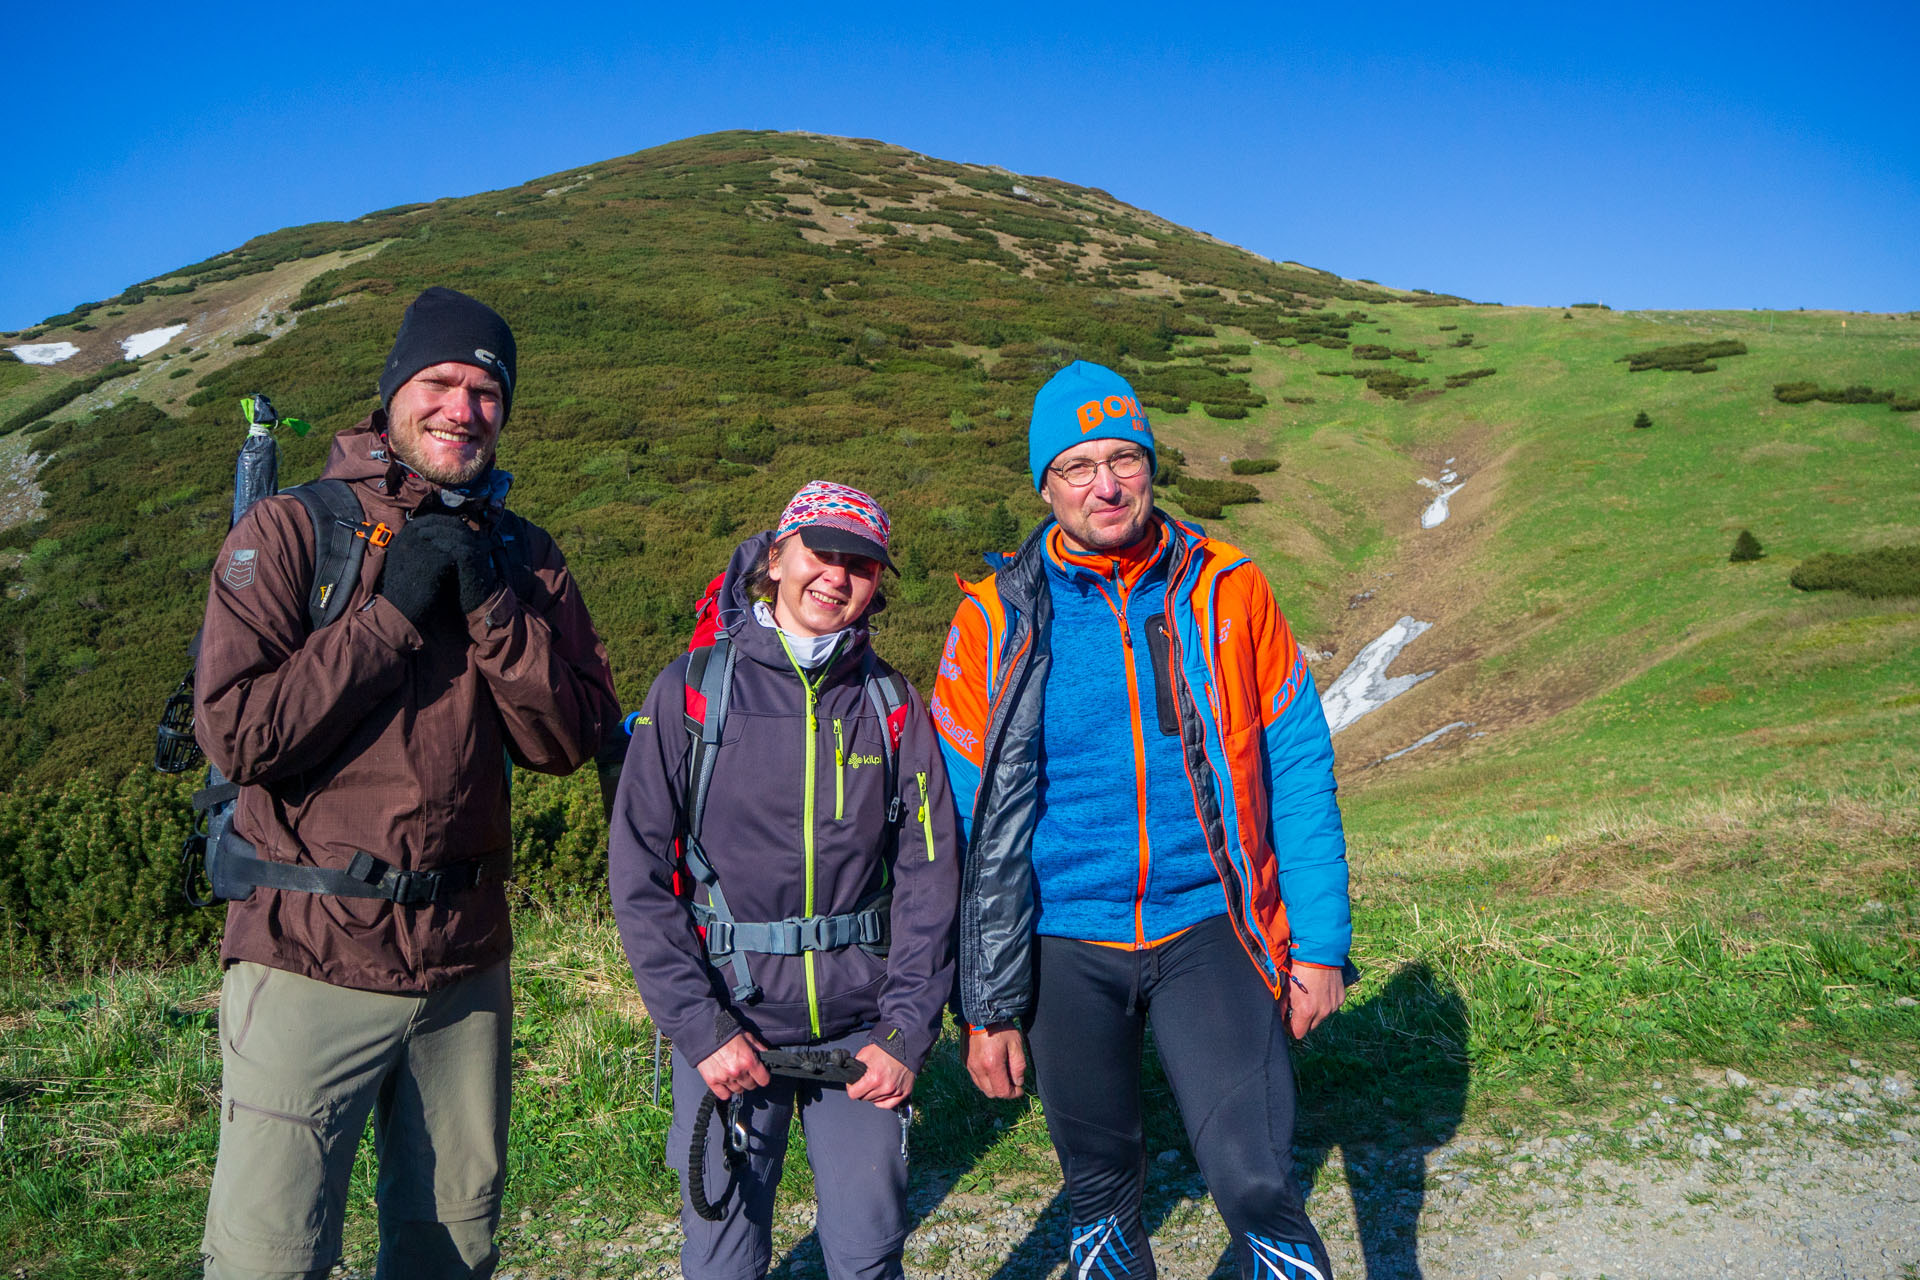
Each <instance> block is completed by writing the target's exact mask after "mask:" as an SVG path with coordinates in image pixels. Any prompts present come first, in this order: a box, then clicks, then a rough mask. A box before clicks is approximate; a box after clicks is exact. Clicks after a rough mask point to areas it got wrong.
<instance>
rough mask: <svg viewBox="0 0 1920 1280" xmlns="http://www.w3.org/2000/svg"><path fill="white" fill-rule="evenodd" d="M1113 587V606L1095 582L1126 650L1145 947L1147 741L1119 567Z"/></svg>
mask: <svg viewBox="0 0 1920 1280" xmlns="http://www.w3.org/2000/svg"><path fill="white" fill-rule="evenodd" d="M1114 584H1115V590H1117V591H1122V597H1121V599H1122V603H1121V605H1120V606H1119V607H1118V608H1116V607H1115V606H1114V603H1113V597H1112V596H1109V595H1108V594H1107V592H1106V588H1104V587H1101V586H1099V584H1097V583H1096V584H1095V590H1097V591H1099V592H1100V597H1101V599H1103V600H1105V601H1106V602H1107V608H1108V609H1110V610H1112V612H1113V616H1114V620H1115V621H1116V622H1118V623H1119V624H1120V643H1121V646H1122V647H1123V648H1125V649H1126V651H1127V719H1128V722H1129V725H1130V727H1131V728H1132V730H1133V808H1134V820H1135V824H1136V828H1137V830H1138V832H1139V844H1140V851H1139V864H1140V874H1139V878H1138V879H1137V880H1136V881H1135V882H1134V887H1133V948H1134V950H1136V951H1140V950H1144V949H1145V948H1146V945H1147V929H1146V920H1145V911H1146V898H1147V875H1148V873H1149V871H1150V870H1151V868H1152V866H1153V851H1152V847H1151V845H1150V844H1149V843H1148V840H1147V770H1146V764H1147V744H1146V739H1145V737H1144V735H1143V733H1142V731H1141V728H1140V674H1139V669H1138V668H1137V667H1136V666H1135V663H1134V652H1133V631H1132V629H1131V628H1130V627H1129V626H1128V625H1127V610H1126V605H1125V594H1124V588H1122V587H1121V585H1120V575H1119V572H1118V570H1117V569H1116V570H1115V573H1114Z"/></svg>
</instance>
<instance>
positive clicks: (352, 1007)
mask: <svg viewBox="0 0 1920 1280" xmlns="http://www.w3.org/2000/svg"><path fill="white" fill-rule="evenodd" d="M514 373H515V349H514V342H513V335H512V333H511V331H510V330H509V329H508V328H507V325H506V322H505V321H504V320H502V319H501V318H500V317H499V316H498V315H497V314H495V313H494V312H493V311H492V310H491V309H489V308H488V307H486V306H485V305H483V304H481V303H480V302H477V301H475V300H474V299H472V298H469V297H467V296H466V295H465V294H461V293H456V292H454V291H453V290H450V289H442V288H434V289H429V290H427V291H426V292H425V293H423V294H421V295H420V297H419V298H417V299H415V301H414V302H413V304H412V305H411V306H410V307H408V309H407V314H406V318H405V320H404V321H403V322H402V324H401V327H400V333H399V336H398V338H397V339H396V340H395V342H394V346H393V351H392V353H391V355H390V356H389V357H388V360H387V364H386V367H385V369H384V371H383V373H382V375H381V378H380V397H381V402H382V404H383V405H384V408H383V409H382V410H380V411H378V412H376V413H374V414H373V415H372V416H370V417H369V418H368V419H367V420H366V421H364V422H362V423H361V424H360V425H358V426H357V427H355V428H354V429H352V430H351V431H346V432H343V433H341V434H340V435H339V436H337V437H336V438H335V440H334V442H333V454H332V457H331V458H330V459H329V461H328V463H327V468H326V472H325V474H326V475H327V476H329V477H337V478H338V479H340V480H343V481H345V482H346V483H347V485H348V486H350V488H351V490H352V492H353V493H354V495H355V496H357V497H358V499H359V501H360V505H361V508H362V510H363V512H364V519H365V523H364V525H363V526H362V532H363V533H364V534H368V535H371V536H369V537H368V538H367V542H368V546H367V549H366V559H365V561H364V563H363V565H362V567H361V571H360V577H359V581H358V582H357V583H356V584H354V585H353V587H352V596H351V598H350V600H349V603H348V607H347V611H346V613H345V614H344V615H343V616H342V617H340V619H339V620H338V621H337V622H334V623H332V624H331V625H327V626H323V627H321V628H319V629H318V630H315V629H313V628H312V626H311V624H310V623H309V619H308V593H309V589H310V587H311V585H312V582H313V577H314V562H315V555H316V552H315V534H314V526H313V521H312V519H311V518H310V517H309V516H308V514H307V511H306V509H305V508H304V507H303V506H302V505H301V504H300V502H299V501H298V500H297V499H296V498H291V497H286V496H282V497H278V498H271V499H268V500H266V501H264V502H261V503H258V504H256V505H255V506H254V507H253V508H252V509H251V510H249V511H248V513H247V514H246V516H245V517H243V518H242V519H241V521H240V522H239V524H237V525H236V526H235V527H234V529H233V532H232V533H231V534H229V535H228V538H227V542H226V546H225V547H224V548H223V549H222V551H221V555H220V558H219V559H218V560H217V561H216V562H215V565H214V573H213V587H212V591H211V592H210V594H209V597H208V600H207V616H206V625H205V628H204V630H203V632H202V637H201V648H200V656H199V668H198V674H197V680H196V685H197V694H198V706H197V733H198V737H199V740H200V744H201V746H202V747H203V748H205V750H206V753H207V756H208V758H209V759H211V760H212V761H213V763H214V764H216V765H217V766H219V768H220V770H221V771H222V772H223V773H224V774H225V775H226V776H227V777H228V778H229V779H231V780H232V781H234V782H235V783H238V784H240V786H241V790H240V794H239V801H238V806H237V808H236V810H235V814H234V821H233V828H232V829H233V833H234V835H235V836H237V837H238V838H239V840H240V841H242V842H244V843H243V845H242V846H240V847H242V848H243V849H244V848H245V847H246V846H250V847H251V850H252V852H253V854H254V855H255V856H257V857H258V858H260V859H262V860H263V861H264V862H265V863H271V864H291V865H292V866H293V867H303V868H320V869H323V870H324V871H326V872H332V873H338V872H341V871H350V872H351V873H352V875H353V876H354V877H355V878H357V879H359V880H361V881H363V882H365V883H366V884H367V885H369V886H372V887H373V889H374V891H375V892H378V893H380V894H381V896H378V897H369V896H350V895H348V894H344V893H340V892H333V891H310V890H305V889H300V888H286V887H281V888H274V887H268V886H267V885H266V884H265V883H262V882H260V881H259V880H257V879H256V880H255V881H254V882H253V883H254V884H255V885H256V887H254V888H253V889H252V891H251V892H250V893H249V894H248V895H247V896H245V897H244V898H238V897H237V898H235V899H234V900H233V901H232V902H231V903H230V904H229V906H228V908H227V927H226V937H225V941H224V943H223V945H222V946H221V953H220V954H221V962H222V964H223V965H224V966H225V970H226V976H225V980H224V983H223V985H222V990H221V1003H220V1039H221V1054H222V1063H223V1068H224V1078H223V1081H222V1088H221V1112H220V1154H219V1159H218V1163H217V1165H216V1166H215V1169H214V1177H213V1190H212V1193H211V1197H210V1203H209V1205H208V1209H207V1225H206V1233H205V1236H204V1238H203V1240H202V1244H201V1251H202V1253H203V1254H204V1255H205V1256H206V1259H207V1269H206V1274H207V1275H208V1276H209V1277H221V1278H223V1280H226V1278H230V1277H238V1276H247V1277H264V1276H316V1277H317V1276H324V1275H325V1274H326V1273H327V1272H328V1270H329V1269H330V1268H331V1267H332V1266H333V1264H334V1263H335V1261H336V1260H337V1259H338V1257H339V1254H340V1233H341V1226H342V1218H343V1217H344V1207H345V1202H346V1194H347V1183H348V1176H349V1174H350V1172H351V1170H352V1166H353V1158H354V1152H355V1150H356V1148H357V1147H358V1145H359V1142H360V1135H361V1133H362V1132H363V1131H364V1130H365V1128H366V1124H367V1119H368V1117H369V1116H371V1117H372V1118H373V1122H374V1142H375V1148H376V1150H377V1151H378V1153H379V1158H380V1171H379V1180H378V1184H377V1190H376V1199H377V1200H378V1202H379V1209H380V1262H379V1269H378V1273H377V1274H378V1275H379V1276H381V1277H409V1278H411V1277H440V1276H462V1277H465V1276H487V1275H490V1274H491V1273H492V1271H493V1268H494V1265H495V1262H496V1260H497V1258H498V1251H497V1250H496V1249H495V1248H494V1245H493V1233H494V1229H495V1227H496V1225H497V1223H498V1220H499V1212H500V1192H501V1186H502V1181H503V1175H504V1168H505V1157H506V1132H507V1101H508V1077H509V1050H510V1045H511V1035H510V1026H511V1015H512V1000H511V995H510V993H509V990H508V981H507V953H508V951H509V949H510V948H511V945H512V933H511V926H510V921H509V918H508V914H507V901H506V894H505V890H504V887H503V881H504V878H505V876H506V874H507V872H508V870H509V866H510V861H511V857H512V840H511V832H510V827H509V822H508V788H509V764H508V762H509V760H511V761H512V763H514V764H518V765H520V766H523V767H525V768H529V769H535V770H539V771H541V772H545V773H568V772H570V771H572V770H573V769H575V768H577V767H579V766H580V765H581V764H582V763H583V762H584V761H586V760H588V759H590V758H591V757H592V755H593V752H594V748H595V747H596V745H598V743H599V741H600V735H601V732H602V729H603V727H604V726H605V725H607V724H609V723H611V721H612V720H613V719H614V718H616V717H617V715H618V710H617V705H616V703H615V700H614V693H613V680H612V676H611V675H610V673H609V672H608V669H607V658H606V652H605V650H604V649H603V648H602V647H601V644H600V641H599V637H598V636H596V635H595V633H594V629H593V623H592V621H591V619H589V617H588V616H587V609H586V605H585V603H584V602H583V601H582V600H581V598H580V592H579V590H578V588H577V587H576V586H575V585H574V582H573V579H572V577H571V576H570V575H569V574H568V572H567V568H566V562H565V560H564V559H563V558H562V557H561V555H560V552H559V549H558V548H557V547H555V546H554V543H553V540H552V539H551V538H549V537H548V536H547V535H546V533H545V532H543V531H542V530H540V529H538V528H536V527H534V526H533V525H531V524H529V523H527V522H525V521H523V520H520V519H518V518H517V517H514V516H512V515H509V514H508V513H507V512H506V509H505V506H504V499H505V496H506V490H507V485H508V482H509V479H510V477H508V476H507V474H506V473H505V472H502V471H499V470H497V469H495V468H494V466H493V458H494V446H495V444H496V442H497V441H498V439H499V434H500V428H501V426H502V424H503V423H504V422H505V421H506V417H507V413H508V410H509V408H510V407H511V404H512V396H513V391H514ZM383 525H384V526H385V530H386V531H394V532H392V533H391V541H387V534H386V532H385V531H383V530H382V529H381V528H380V527H379V526H383ZM514 540H519V541H521V544H522V545H521V546H520V547H517V548H513V547H510V546H509V545H508V544H509V543H510V542H512V541H514ZM383 543H384V544H385V545H382V544H383ZM294 874H295V875H296V876H297V875H300V874H308V875H309V876H310V879H312V880H313V881H314V882H316V883H319V882H322V881H323V880H324V877H323V876H319V875H315V874H312V873H294Z"/></svg>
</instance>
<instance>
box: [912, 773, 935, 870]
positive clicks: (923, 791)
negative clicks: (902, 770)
mask: <svg viewBox="0 0 1920 1280" xmlns="http://www.w3.org/2000/svg"><path fill="white" fill-rule="evenodd" d="M913 780H914V781H915V782H917V783H919V784H920V814H919V817H920V833H921V834H922V835H924V836H926V838H927V861H928V862H932V861H933V806H932V805H930V804H928V803H927V775H926V774H924V773H916V774H914V775H913Z"/></svg>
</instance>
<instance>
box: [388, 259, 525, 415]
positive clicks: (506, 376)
mask: <svg viewBox="0 0 1920 1280" xmlns="http://www.w3.org/2000/svg"><path fill="white" fill-rule="evenodd" d="M515 358H516V357H515V351H514V346H513V330H511V329H509V328H508V327H507V322H506V321H505V320H502V319H501V318H500V313H499V312H497V311H495V310H494V309H493V308H492V307H490V306H488V305H487V304H486V303H484V302H481V301H480V300H479V299H477V298H469V297H468V296H467V295H466V294H464V293H461V292H459V291H457V290H454V289H447V288H443V287H441V286H440V285H435V286H433V288H431V289H428V290H427V291H426V292H425V293H423V294H421V295H420V296H419V297H417V298H415V299H414V300H413V301H412V302H411V303H410V304H408V306H407V314H406V317H405V318H404V319H402V320H401V321H400V335H399V336H398V337H396V338H395V339H394V340H393V350H392V351H389V352H388V353H387V365H386V368H384V369H382V370H381V371H380V407H381V408H383V409H388V408H392V406H393V393H394V392H396V391H398V390H399V389H400V388H401V387H402V386H404V385H405V384H406V381H407V379H408V378H411V377H412V376H413V375H414V374H416V373H418V372H420V371H421V370H422V369H427V368H431V367H432V366H434V365H436V364H442V363H444V362H446V361H452V362H454V363H456V364H470V365H472V366H473V367H474V368H476V369H484V370H485V371H486V372H488V373H490V374H492V375H493V376H494V377H496V378H498V379H499V380H500V390H501V392H502V393H503V394H504V396H505V404H506V407H507V408H508V409H512V408H513V375H514V371H515Z"/></svg>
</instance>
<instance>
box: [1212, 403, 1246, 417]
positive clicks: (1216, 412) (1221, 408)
mask: <svg viewBox="0 0 1920 1280" xmlns="http://www.w3.org/2000/svg"><path fill="white" fill-rule="evenodd" d="M1201 407H1202V408H1203V409H1205V410H1206V411H1207V413H1208V414H1209V415H1210V416H1212V417H1215V418H1223V419H1235V418H1244V417H1246V416H1247V407H1246V406H1245V405H1241V404H1209V405H1202V406H1201Z"/></svg>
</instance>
